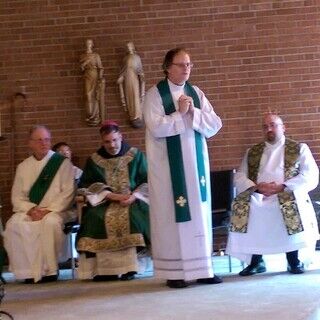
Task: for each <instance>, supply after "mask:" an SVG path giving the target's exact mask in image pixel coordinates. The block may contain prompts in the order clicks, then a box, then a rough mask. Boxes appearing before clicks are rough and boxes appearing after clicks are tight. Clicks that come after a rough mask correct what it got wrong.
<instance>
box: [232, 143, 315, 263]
mask: <svg viewBox="0 0 320 320" xmlns="http://www.w3.org/2000/svg"><path fill="white" fill-rule="evenodd" d="M284 143H285V137H283V138H282V139H281V140H280V141H278V142H277V143H275V144H269V143H267V142H266V146H265V148H264V151H263V154H262V158H261V161H260V166H259V172H258V177H257V183H259V182H272V181H274V182H276V183H279V184H285V185H286V187H287V188H288V189H290V190H292V191H293V192H294V195H295V198H296V200H297V204H298V208H299V212H300V216H301V219H302V224H303V228H304V231H302V232H300V233H297V234H294V235H288V233H287V230H286V226H285V224H284V220H283V217H282V213H281V211H280V208H279V202H278V197H277V195H273V196H270V197H264V196H263V195H262V194H260V193H256V192H255V193H253V195H252V196H251V202H250V212H249V221H248V230H247V232H246V233H239V232H229V238H228V244H227V253H228V254H230V255H231V256H234V257H236V258H238V259H240V260H242V261H245V262H246V263H250V261H251V256H252V254H275V253H284V252H290V251H294V250H299V249H301V248H306V249H307V250H304V253H309V254H307V255H305V256H301V254H300V253H301V252H299V257H300V258H302V260H303V259H307V258H309V256H310V253H311V252H312V251H314V247H315V242H316V240H317V239H319V232H318V225H317V220H316V216H315V212H314V209H313V206H312V203H311V200H310V197H309V195H308V192H309V191H311V190H313V189H314V188H316V186H317V185H318V179H319V169H318V166H317V164H316V162H315V160H314V158H313V156H312V154H311V151H310V149H309V147H308V146H307V145H306V144H304V143H302V144H301V149H300V156H299V163H300V167H299V174H298V175H297V176H295V177H293V178H291V179H288V180H284V148H285V145H284ZM247 156H248V151H247V153H246V155H245V157H244V159H243V161H242V163H241V166H240V168H239V170H238V172H237V173H236V174H235V177H234V183H235V187H236V188H237V192H238V193H240V192H243V191H245V190H246V189H248V188H250V187H252V186H254V185H255V183H254V182H253V181H251V180H250V179H248V177H247V176H248V168H247Z"/></svg>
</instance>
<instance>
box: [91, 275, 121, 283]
mask: <svg viewBox="0 0 320 320" xmlns="http://www.w3.org/2000/svg"><path fill="white" fill-rule="evenodd" d="M92 280H93V281H95V282H99V281H115V280H119V278H118V275H116V274H113V275H97V276H94V277H93V279H92Z"/></svg>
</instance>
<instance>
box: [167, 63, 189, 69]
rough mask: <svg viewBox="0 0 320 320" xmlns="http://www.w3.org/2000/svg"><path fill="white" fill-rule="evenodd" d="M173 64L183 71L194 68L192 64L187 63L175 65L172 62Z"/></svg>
mask: <svg viewBox="0 0 320 320" xmlns="http://www.w3.org/2000/svg"><path fill="white" fill-rule="evenodd" d="M171 64H173V65H174V66H177V67H179V68H181V69H183V68H190V69H191V68H192V67H193V63H192V62H187V63H173V62H172V63H171Z"/></svg>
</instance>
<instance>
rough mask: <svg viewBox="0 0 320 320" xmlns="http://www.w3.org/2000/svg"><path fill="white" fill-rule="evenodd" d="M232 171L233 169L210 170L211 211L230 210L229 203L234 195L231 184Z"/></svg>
mask: <svg viewBox="0 0 320 320" xmlns="http://www.w3.org/2000/svg"><path fill="white" fill-rule="evenodd" d="M234 172H235V170H234V169H230V170H222V171H211V173H210V178H211V198H212V200H211V201H212V211H213V212H225V211H230V210H231V203H232V200H233V198H234V195H235V190H234V186H233V175H234Z"/></svg>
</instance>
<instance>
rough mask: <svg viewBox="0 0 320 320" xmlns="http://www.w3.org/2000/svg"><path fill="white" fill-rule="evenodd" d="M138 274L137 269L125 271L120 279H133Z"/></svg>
mask: <svg viewBox="0 0 320 320" xmlns="http://www.w3.org/2000/svg"><path fill="white" fill-rule="evenodd" d="M136 274H137V273H136V272H135V271H129V272H127V273H125V274H122V275H121V277H120V280H122V281H128V280H133V279H134V276H135V275H136Z"/></svg>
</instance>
